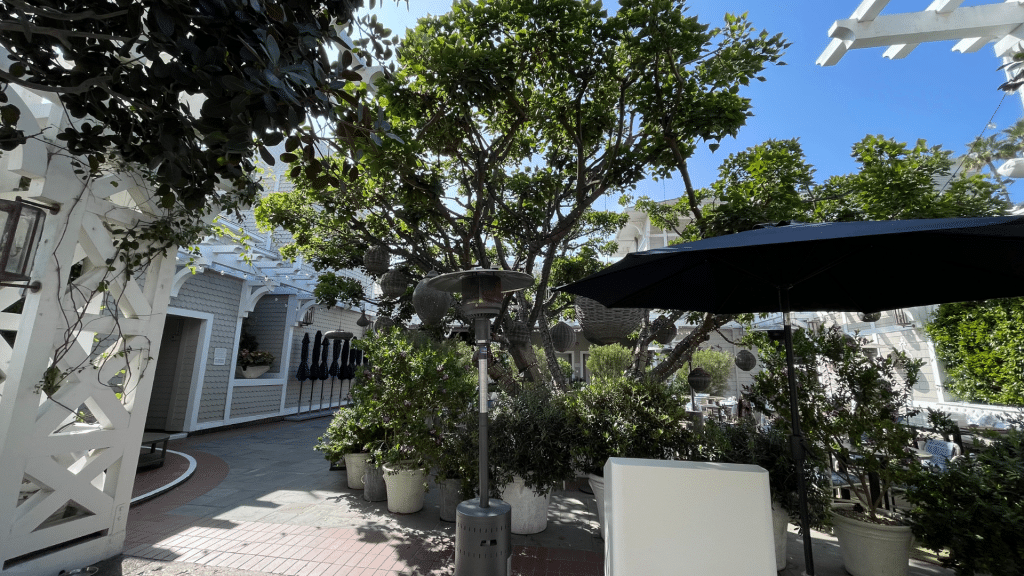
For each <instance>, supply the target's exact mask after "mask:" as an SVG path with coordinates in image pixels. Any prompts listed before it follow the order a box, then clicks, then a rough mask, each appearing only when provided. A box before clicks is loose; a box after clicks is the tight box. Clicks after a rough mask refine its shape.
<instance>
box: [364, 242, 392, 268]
mask: <svg viewBox="0 0 1024 576" xmlns="http://www.w3.org/2000/svg"><path fill="white" fill-rule="evenodd" d="M363 267H364V268H366V271H367V272H369V273H370V274H383V273H385V272H387V271H388V268H390V267H391V254H389V253H388V248H387V246H372V247H370V249H369V250H367V251H366V254H363Z"/></svg>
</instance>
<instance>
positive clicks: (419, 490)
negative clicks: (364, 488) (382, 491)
mask: <svg viewBox="0 0 1024 576" xmlns="http://www.w3.org/2000/svg"><path fill="white" fill-rule="evenodd" d="M426 481H427V470H426V468H411V469H407V468H402V467H400V466H390V465H385V466H384V483H385V484H386V485H387V496H388V512H393V513H395V514H412V513H413V512H419V511H420V510H422V509H423V495H424V492H425V491H426V489H425V484H426Z"/></svg>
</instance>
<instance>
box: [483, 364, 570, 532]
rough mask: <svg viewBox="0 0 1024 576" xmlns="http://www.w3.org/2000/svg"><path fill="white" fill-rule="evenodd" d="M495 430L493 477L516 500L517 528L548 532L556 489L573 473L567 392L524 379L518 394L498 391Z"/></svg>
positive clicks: (510, 499) (492, 435) (511, 501)
mask: <svg viewBox="0 0 1024 576" xmlns="http://www.w3.org/2000/svg"><path fill="white" fill-rule="evenodd" d="M489 434H490V442H489V444H490V454H489V462H490V465H491V477H492V478H493V479H494V486H495V487H498V488H501V495H500V496H501V499H502V500H504V501H505V502H508V503H509V504H511V505H512V533H513V534H535V533H537V532H541V531H543V530H544V529H545V528H546V527H547V512H548V505H549V503H550V495H551V489H552V488H553V487H554V486H555V484H557V483H559V482H561V481H563V480H566V479H568V478H571V477H572V476H573V466H572V458H571V457H570V454H569V449H570V446H571V445H572V433H571V429H570V427H569V425H568V422H567V421H566V416H565V407H564V402H563V397H562V396H561V395H557V394H554V393H552V392H551V390H549V389H548V388H546V387H544V386H543V385H536V384H530V383H523V384H522V385H521V387H520V391H519V393H518V394H515V395H508V394H504V393H503V394H501V395H499V396H498V401H497V403H496V405H495V408H494V419H493V420H492V421H491V424H490V432H489Z"/></svg>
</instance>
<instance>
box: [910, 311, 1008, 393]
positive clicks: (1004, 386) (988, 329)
mask: <svg viewBox="0 0 1024 576" xmlns="http://www.w3.org/2000/svg"><path fill="white" fill-rule="evenodd" d="M1022 326H1024V298H1002V299H995V300H987V301H984V302H959V303H955V304H942V305H941V306H939V308H938V310H936V312H935V315H934V316H933V317H932V318H931V320H930V321H929V322H928V323H927V324H926V325H925V331H926V332H927V333H928V336H930V337H931V339H932V340H934V341H935V354H936V355H937V356H938V357H939V359H940V360H942V362H943V363H944V364H945V366H946V372H947V375H948V376H947V379H946V384H945V385H946V388H947V389H948V390H949V391H951V392H953V393H954V394H956V395H957V396H959V397H960V398H962V399H964V400H967V401H969V402H985V403H991V404H1005V405H1009V406H1024V330H1022V328H1021V327H1022Z"/></svg>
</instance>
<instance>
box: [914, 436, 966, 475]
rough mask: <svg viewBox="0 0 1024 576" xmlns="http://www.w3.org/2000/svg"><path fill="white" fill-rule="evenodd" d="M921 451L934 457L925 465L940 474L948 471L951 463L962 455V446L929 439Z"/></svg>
mask: <svg viewBox="0 0 1024 576" xmlns="http://www.w3.org/2000/svg"><path fill="white" fill-rule="evenodd" d="M921 449H922V450H924V451H926V452H928V453H930V454H931V455H932V457H931V459H930V460H928V461H926V462H925V464H926V465H927V466H929V467H930V468H932V469H933V470H937V471H939V472H945V471H946V470H948V469H949V462H950V461H951V460H952V459H953V458H955V457H957V456H960V455H961V451H960V446H958V445H957V444H956V442H946V441H944V440H938V439H936V438H929V439H928V440H927V441H926V442H925V443H924V446H922V447H921Z"/></svg>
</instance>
